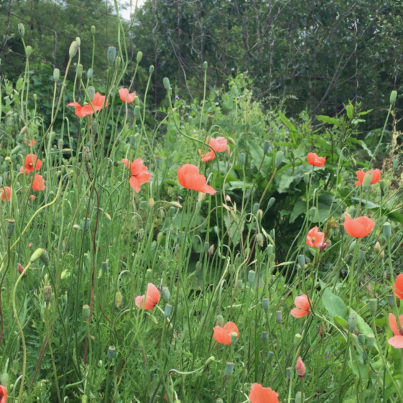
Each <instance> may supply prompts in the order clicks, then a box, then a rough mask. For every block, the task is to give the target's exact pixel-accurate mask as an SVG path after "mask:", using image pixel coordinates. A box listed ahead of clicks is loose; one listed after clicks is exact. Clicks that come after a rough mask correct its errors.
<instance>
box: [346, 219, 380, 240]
mask: <svg viewBox="0 0 403 403" xmlns="http://www.w3.org/2000/svg"><path fill="white" fill-rule="evenodd" d="M374 226H375V222H374V221H373V220H371V219H370V218H368V217H365V216H361V217H357V218H354V219H353V218H351V217H350V216H349V215H348V214H347V215H346V216H345V218H344V229H345V231H346V232H347V234H348V235H350V236H353V237H354V238H364V237H366V236H367V235H369V234H370V233H371V231H372V230H373V229H374Z"/></svg>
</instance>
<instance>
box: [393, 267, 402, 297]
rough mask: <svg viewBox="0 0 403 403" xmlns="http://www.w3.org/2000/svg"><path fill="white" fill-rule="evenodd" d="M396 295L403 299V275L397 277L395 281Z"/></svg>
mask: <svg viewBox="0 0 403 403" xmlns="http://www.w3.org/2000/svg"><path fill="white" fill-rule="evenodd" d="M395 295H396V297H397V298H399V299H403V273H400V274H399V275H398V276H397V277H396V281H395Z"/></svg>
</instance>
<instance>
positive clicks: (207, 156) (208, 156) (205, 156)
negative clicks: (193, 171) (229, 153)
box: [199, 149, 215, 162]
mask: <svg viewBox="0 0 403 403" xmlns="http://www.w3.org/2000/svg"><path fill="white" fill-rule="evenodd" d="M199 154H200V156H201V159H202V161H203V162H208V161H212V160H213V159H214V158H215V152H214V151H213V150H210V151H209V152H208V153H207V154H202V153H201V150H200V149H199Z"/></svg>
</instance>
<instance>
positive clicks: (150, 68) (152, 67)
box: [148, 65, 154, 75]
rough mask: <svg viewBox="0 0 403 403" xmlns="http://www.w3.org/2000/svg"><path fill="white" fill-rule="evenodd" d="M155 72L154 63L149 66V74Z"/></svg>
mask: <svg viewBox="0 0 403 403" xmlns="http://www.w3.org/2000/svg"><path fill="white" fill-rule="evenodd" d="M153 73H154V66H153V65H151V66H150V67H149V68H148V74H150V75H151V74H153Z"/></svg>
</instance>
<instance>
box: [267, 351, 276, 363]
mask: <svg viewBox="0 0 403 403" xmlns="http://www.w3.org/2000/svg"><path fill="white" fill-rule="evenodd" d="M273 357H274V353H273V351H268V352H267V361H269V362H271V360H272V359H273Z"/></svg>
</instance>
